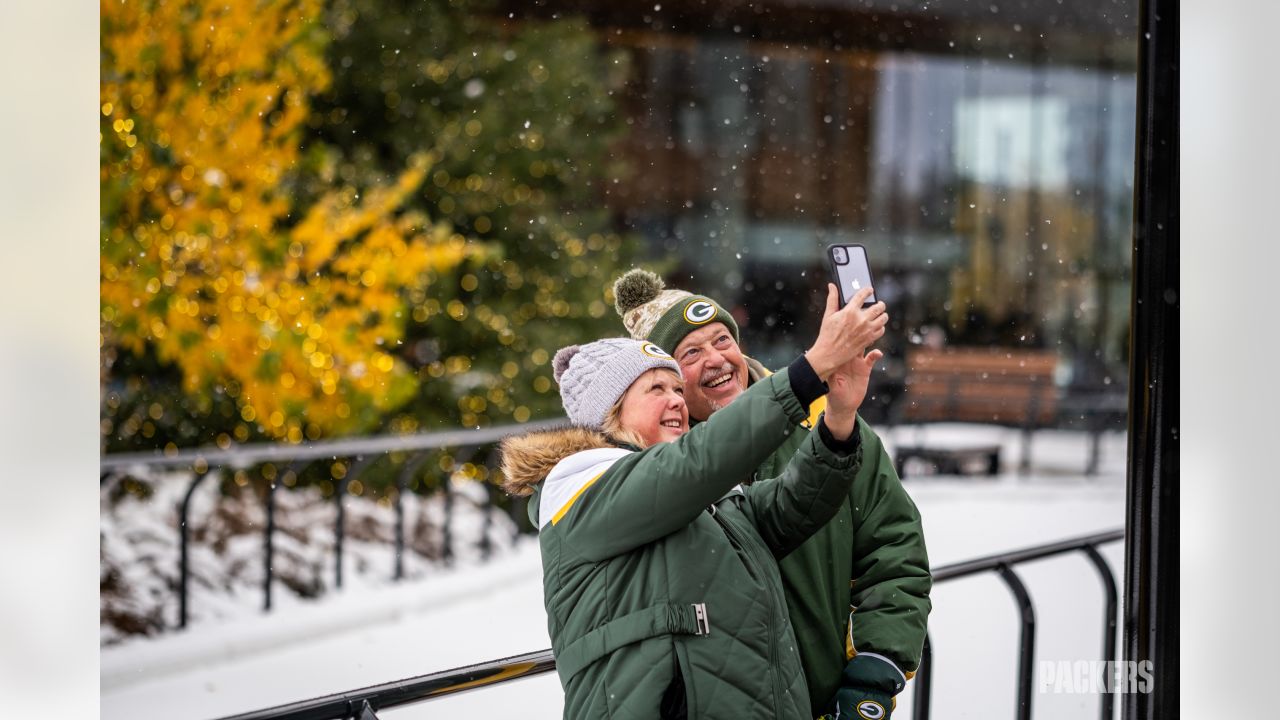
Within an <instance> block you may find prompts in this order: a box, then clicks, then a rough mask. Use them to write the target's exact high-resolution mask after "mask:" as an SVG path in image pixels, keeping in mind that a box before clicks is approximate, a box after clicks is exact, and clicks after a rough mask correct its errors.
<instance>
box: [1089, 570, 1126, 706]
mask: <svg viewBox="0 0 1280 720" xmlns="http://www.w3.org/2000/svg"><path fill="white" fill-rule="evenodd" d="M1084 553H1085V555H1088V556H1089V560H1090V561H1091V562H1092V563H1093V566H1094V567H1095V568H1097V570H1098V575H1099V576H1101V577H1102V587H1103V592H1105V593H1106V609H1105V610H1104V611H1103V612H1104V613H1105V615H1104V616H1103V618H1102V620H1103V623H1102V661H1103V662H1109V661H1114V660H1115V659H1116V615H1117V612H1116V611H1117V605H1118V604H1119V603H1118V602H1117V600H1116V596H1117V592H1116V579H1115V577H1114V576H1113V575H1112V574H1111V566H1110V565H1108V564H1107V561H1106V559H1105V558H1103V557H1102V553H1100V552H1098V549H1097V548H1096V547H1094V546H1093V545H1086V546H1085V548H1084ZM1101 702H1102V709H1101V711H1100V712H1099V714H1098V717H1100V718H1102V720H1111V715H1112V712H1111V709H1112V707H1113V706H1114V703H1115V695H1114V694H1112V693H1109V692H1103V693H1102V700H1101Z"/></svg>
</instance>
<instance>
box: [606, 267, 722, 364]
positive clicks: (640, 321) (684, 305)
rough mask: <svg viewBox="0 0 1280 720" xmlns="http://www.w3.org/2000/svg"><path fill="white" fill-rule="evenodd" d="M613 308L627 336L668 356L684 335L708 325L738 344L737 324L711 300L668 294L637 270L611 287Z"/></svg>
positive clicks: (652, 277) (681, 293)
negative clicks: (716, 326)
mask: <svg viewBox="0 0 1280 720" xmlns="http://www.w3.org/2000/svg"><path fill="white" fill-rule="evenodd" d="M613 297H614V306H615V307H616V308H617V310H618V314H619V315H621V316H622V324H623V325H624V326H626V328H627V332H629V333H631V337H633V338H636V339H637V340H648V341H649V342H652V343H653V344H654V345H657V346H658V347H660V348H662V349H663V350H666V351H667V352H669V353H673V352H675V351H676V346H677V345H679V344H680V341H681V340H683V339H684V336H685V335H688V334H689V333H691V332H693V331H694V330H697V329H698V328H700V327H703V326H704V325H707V324H708V323H712V322H722V323H724V324H725V327H727V328H729V332H730V333H732V334H733V339H734V341H737V340H738V323H736V322H734V319H733V316H732V315H730V314H729V313H728V312H727V311H726V310H725V309H724V308H723V307H721V306H720V304H719V303H717V302H716V301H715V300H712V299H711V298H709V297H707V296H705V295H694V294H693V293H689V292H685V291H684V290H668V289H666V283H664V282H662V278H660V277H658V276H657V275H656V274H654V273H651V272H649V271H648V270H640V269H639V268H637V269H634V270H630V271H628V272H627V273H626V274H625V275H623V276H622V277H620V278H618V279H617V281H616V282H614V283H613Z"/></svg>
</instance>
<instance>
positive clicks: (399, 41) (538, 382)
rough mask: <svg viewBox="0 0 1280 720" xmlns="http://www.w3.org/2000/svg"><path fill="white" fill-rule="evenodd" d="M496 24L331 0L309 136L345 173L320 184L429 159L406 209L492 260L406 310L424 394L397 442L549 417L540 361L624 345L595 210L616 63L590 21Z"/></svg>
mask: <svg viewBox="0 0 1280 720" xmlns="http://www.w3.org/2000/svg"><path fill="white" fill-rule="evenodd" d="M491 10H492V6H491V5H489V4H487V3H459V2H452V3H451V2H445V1H443V0H429V1H427V2H385V1H383V0H340V2H338V3H337V4H336V5H335V6H334V8H333V11H332V14H331V19H330V21H329V27H330V28H332V30H333V32H334V38H333V42H332V43H331V44H330V46H329V49H328V64H329V66H330V67H331V68H332V69H333V73H334V82H333V84H332V86H331V88H330V90H329V92H327V93H326V94H325V95H323V96H322V97H321V98H320V99H319V101H318V102H317V106H316V109H317V112H316V113H315V114H314V115H313V117H312V126H313V128H314V130H315V132H316V134H317V136H318V137H319V138H321V139H323V141H324V142H325V143H326V145H328V146H330V147H334V148H338V149H339V150H340V155H341V158H340V160H338V161H337V162H334V163H332V164H331V165H329V166H327V167H325V168H324V169H323V174H324V175H327V176H332V177H339V178H342V179H343V180H346V181H351V182H361V181H371V180H376V179H378V178H382V177H387V176H392V175H393V174H394V173H396V172H397V171H398V169H399V168H400V166H401V165H402V163H403V162H404V159H405V158H406V157H408V156H410V155H411V154H412V153H415V152H423V151H427V152H430V153H431V154H432V155H433V156H434V157H435V158H436V164H435V165H434V166H433V168H432V173H431V175H430V177H429V178H428V180H427V182H425V183H424V184H423V186H422V188H421V189H420V191H419V192H418V193H417V194H416V195H415V196H414V197H413V198H412V199H411V200H410V202H411V203H414V204H415V206H417V207H421V208H423V209H424V210H425V211H426V212H427V214H429V215H430V216H431V217H436V218H441V219H443V220H446V221H448V222H450V223H452V224H453V226H454V227H457V228H458V229H459V231H460V232H463V233H466V234H468V235H470V236H473V237H476V238H479V239H481V240H483V241H486V242H489V243H493V244H494V245H496V246H497V247H499V248H501V257H495V258H491V259H489V260H487V261H485V262H481V263H473V264H472V265H471V266H469V267H467V268H463V269H461V270H459V271H458V272H456V273H454V274H453V276H452V277H450V278H449V279H448V281H447V282H440V283H436V284H434V285H433V286H432V288H431V292H429V293H426V294H419V295H417V296H415V297H413V298H412V304H413V314H412V322H411V323H410V325H409V327H408V329H407V336H406V340H405V348H404V352H403V357H404V359H405V361H406V362H408V363H409V364H410V365H411V366H414V367H417V368H418V369H419V376H420V377H421V378H422V379H423V382H422V383H421V384H420V386H419V389H418V394H417V397H416V399H415V400H414V401H413V402H412V403H411V404H410V405H409V406H408V407H406V408H405V410H404V411H403V412H401V413H399V414H397V415H396V416H395V417H393V418H390V419H389V420H388V428H389V429H391V430H394V431H408V430H414V429H418V428H423V427H427V428H431V429H435V428H441V427H457V426H459V425H462V426H467V427H475V426H483V425H488V424H490V423H493V422H507V421H510V420H512V419H514V420H517V421H523V420H526V419H529V418H531V417H532V418H537V417H545V416H551V415H558V414H560V412H561V410H560V407H559V402H558V396H557V394H556V391H555V385H554V383H553V382H552V378H551V370H550V363H549V359H550V356H551V355H552V354H554V352H555V351H556V349H558V348H559V347H561V346H563V345H565V344H568V343H571V342H581V341H583V340H586V339H591V338H594V337H599V336H603V335H610V334H618V332H619V329H618V326H617V318H616V317H614V314H613V312H612V308H611V307H610V306H609V301H610V299H611V298H610V297H609V293H610V290H609V282H610V281H611V280H612V278H613V277H615V276H616V275H617V274H618V272H620V270H621V269H622V268H625V267H626V264H625V261H626V260H628V258H629V257H630V252H631V250H630V246H631V243H630V242H628V241H627V240H626V239H624V238H621V237H618V236H616V235H614V234H612V233H611V232H610V223H609V217H608V214H607V212H606V211H605V210H604V209H603V208H602V207H601V206H600V197H601V196H602V192H601V188H602V186H603V185H604V184H606V183H612V182H613V181H614V180H615V179H616V178H620V177H621V176H622V172H623V168H622V167H620V166H619V165H618V164H617V162H616V161H615V160H613V158H612V154H611V152H610V150H611V147H612V146H613V145H614V143H616V142H617V140H618V139H619V137H620V133H621V129H622V128H623V127H624V125H623V123H622V121H621V119H620V117H619V116H618V115H617V114H616V112H615V103H614V100H613V95H614V93H615V91H616V90H618V89H620V88H621V84H622V82H623V80H624V79H625V74H626V66H625V62H624V60H625V58H624V57H623V56H622V55H621V54H606V53H605V52H603V51H602V50H601V48H600V47H599V45H598V42H597V40H596V38H595V36H594V35H593V34H592V33H591V31H590V30H589V28H588V27H587V25H586V24H585V22H583V21H578V20H561V21H555V22H545V23H532V22H520V23H515V22H511V21H508V20H507V19H506V18H502V17H498V16H494V15H492V14H489V13H490V12H491Z"/></svg>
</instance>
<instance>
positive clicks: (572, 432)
mask: <svg viewBox="0 0 1280 720" xmlns="http://www.w3.org/2000/svg"><path fill="white" fill-rule="evenodd" d="M613 447H617V445H615V444H614V443H612V442H610V441H609V438H607V437H606V436H605V435H604V433H602V432H599V431H596V430H586V429H584V428H576V427H575V428H562V429H558V430H545V431H542V432H535V433H529V434H528V435H517V436H514V437H509V438H507V439H506V440H503V441H502V447H501V453H502V477H503V481H502V489H503V490H505V491H506V492H507V494H508V495H517V496H527V495H532V494H533V489H534V486H536V485H537V484H538V483H540V482H542V481H543V479H545V478H546V477H547V474H548V473H550V472H551V469H552V468H554V467H555V466H556V463H559V462H560V461H561V460H563V459H565V458H567V457H569V456H570V455H573V454H574V453H579V452H582V451H584V450H595V449H597V448H613Z"/></svg>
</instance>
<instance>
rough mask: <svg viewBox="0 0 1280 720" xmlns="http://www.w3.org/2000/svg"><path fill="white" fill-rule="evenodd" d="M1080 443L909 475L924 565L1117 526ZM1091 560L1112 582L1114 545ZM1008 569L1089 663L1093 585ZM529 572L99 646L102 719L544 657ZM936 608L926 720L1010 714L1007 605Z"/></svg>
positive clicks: (1065, 700) (1098, 630)
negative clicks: (996, 463) (535, 653)
mask: <svg viewBox="0 0 1280 720" xmlns="http://www.w3.org/2000/svg"><path fill="white" fill-rule="evenodd" d="M885 441H886V444H887V445H889V446H890V447H892V446H893V444H894V443H911V444H915V443H916V442H920V441H924V442H929V443H955V444H965V443H969V442H974V443H979V442H981V443H989V442H999V443H1001V444H1002V445H1003V446H1004V454H1003V459H1004V464H1005V466H1006V467H1012V466H1013V465H1015V464H1016V458H1017V457H1019V452H1020V445H1019V442H1020V438H1019V435H1018V433H1017V432H1014V431H1004V430H1000V429H997V428H989V427H977V426H930V427H927V428H923V429H919V430H917V429H898V430H894V431H889V432H886V433H885ZM1085 446H1086V439H1085V436H1084V435H1083V434H1077V433H1069V432H1040V433H1037V434H1036V437H1035V442H1034V445H1033V457H1032V460H1033V467H1032V469H1031V472H1030V473H1028V474H1025V475H1022V474H1019V473H1017V472H1014V471H1006V472H1005V473H1004V474H1002V475H1001V476H999V477H998V478H995V479H986V478H967V479H959V478H953V477H940V476H924V475H917V476H915V477H913V478H911V479H909V480H908V482H907V487H908V489H909V491H910V492H911V494H912V496H913V497H914V498H915V501H916V503H917V505H918V506H919V507H920V510H921V513H922V515H923V517H924V526H925V534H926V538H927V540H928V543H929V554H930V560H931V563H932V564H933V565H934V567H937V566H940V565H945V564H948V563H953V562H957V561H960V560H965V559H969V558H972V557H976V556H979V555H985V554H990V553H995V552H999V551H1003V550H1009V549H1014V548H1019V547H1024V546H1028V545H1034V544H1040V543H1045V542H1050V541H1053V540H1058V539H1063V538H1067V537H1072V536H1076V535H1081V534H1086V533H1091V532H1098V531H1103V530H1110V529H1114V528H1120V527H1122V526H1123V524H1124V454H1125V439H1124V437H1123V436H1122V435H1119V434H1110V435H1107V436H1104V442H1103V455H1102V466H1101V472H1100V473H1099V475H1098V476H1096V477H1093V478H1085V477H1083V476H1082V475H1081V472H1082V470H1083V467H1084V462H1085V458H1086V453H1085ZM1102 554H1103V556H1104V557H1105V558H1106V559H1107V561H1108V562H1109V563H1110V564H1111V566H1112V568H1113V571H1114V574H1115V577H1116V580H1117V583H1121V582H1122V573H1121V571H1122V569H1123V547H1122V545H1121V544H1120V543H1113V544H1110V545H1108V546H1106V547H1105V548H1104V549H1103V552H1102ZM1019 572H1020V574H1021V575H1022V576H1023V578H1024V581H1025V582H1026V584H1027V586H1028V588H1029V591H1030V593H1031V595H1032V598H1033V600H1034V601H1035V604H1036V622H1037V629H1038V632H1037V636H1036V658H1037V660H1052V661H1079V660H1096V659H1100V658H1099V657H1098V656H1099V654H1100V652H1101V642H1102V638H1101V635H1102V608H1103V599H1102V591H1101V587H1102V586H1101V583H1100V581H1099V579H1098V576H1097V573H1096V572H1095V570H1094V569H1093V567H1092V565H1090V564H1089V563H1088V562H1087V561H1086V560H1085V559H1084V558H1083V557H1079V556H1069V557H1062V558H1057V559H1050V560H1043V561H1038V562H1036V563H1031V564H1028V565H1024V566H1020V568H1019ZM540 577H541V568H540V564H539V558H538V550H537V545H536V542H533V541H526V542H523V543H521V544H519V545H517V546H516V547H515V548H513V549H511V550H508V551H506V552H504V553H502V554H500V555H499V556H498V557H497V558H496V559H494V560H492V561H490V562H489V563H487V564H484V565H460V567H458V568H456V569H454V570H450V571H443V572H436V573H432V574H430V575H428V576H426V577H423V578H421V579H418V580H414V581H412V582H407V583H404V584H400V585H390V586H388V585H384V586H357V587H352V588H348V589H347V590H344V591H342V592H340V593H335V594H331V595H328V596H326V597H325V598H323V599H322V600H321V601H319V602H314V603H303V602H292V603H288V604H287V606H286V607H282V608H280V609H278V610H277V611H275V612H274V613H271V614H266V615H254V616H249V617H244V616H238V617H233V618H231V619H228V620H226V621H222V622H218V621H210V622H207V623H205V624H202V625H197V626H195V627H192V628H190V629H188V630H186V631H183V632H178V633H171V634H168V635H162V636H159V637H156V638H142V639H136V640H131V641H126V642H124V643H122V644H120V645H118V646H113V647H106V648H103V650H102V655H101V668H102V670H101V672H102V676H101V682H102V697H101V710H102V717H103V718H107V719H116V718H119V719H121V720H123V719H124V718H128V719H129V720H148V719H150V718H155V719H157V720H161V719H163V720H182V719H184V718H191V719H193V720H204V719H208V718H216V717H222V716H225V715H229V714H233V713H238V712H244V711H248V710H253V709H257V708H262V707H267V706H270V705H276V704H281V703H285V702H290V701H294V700H299V699H303V698H308V697H313V696H316V695H322V694H328V693H333V692H338V691H342V690H351V689H355V688H359V687H364V686H368V685H374V684H378V683H382V682H387V681H390V680H395V679H400V678H405V677H410V676H414V675H421V674H424V673H428V672H433V671H437V670H441V669H446V668H450V667H457V666H460V665H465V664H469V663H473V662H479V661H483V660H489V659H494V658H499V657H504V656H509V655H514V654H518V653H523V652H528V651H532V650H540V649H544V648H546V647H548V646H549V645H550V640H549V638H548V637H547V630H546V624H545V617H544V614H543V610H542V592H541V582H540ZM933 602H934V610H933V614H932V616H931V618H930V628H931V634H932V642H933V648H934V676H933V678H934V679H933V716H934V717H937V718H953V717H973V718H986V717H1009V716H1011V715H1012V714H1013V706H1014V698H1015V685H1014V683H1015V669H1016V658H1017V650H1018V631H1019V624H1018V612H1017V608H1016V605H1015V603H1014V600H1013V597H1012V595H1011V594H1010V592H1009V591H1008V590H1007V589H1006V588H1005V586H1004V585H1003V584H1002V583H1001V582H1000V580H999V579H998V578H996V577H995V576H994V575H987V576H982V577H977V578H973V579H964V580H957V581H951V582H947V583H943V584H940V585H938V586H936V587H935V590H934V593H933ZM1037 667H1038V666H1037ZM1038 687H1039V685H1038V684H1036V683H1033V691H1035V690H1037V689H1038ZM912 689H913V688H912V687H911V686H910V685H909V686H908V688H907V691H906V692H904V693H903V694H902V695H900V696H899V706H898V709H897V711H896V712H895V715H896V716H897V717H910V711H911V704H912V703H911V690H912ZM1097 702H1098V698H1097V696H1096V695H1075V694H1061V693H1058V694H1055V693H1051V692H1034V693H1033V703H1034V708H1035V717H1037V718H1079V717H1096V713H1097ZM561 708H562V704H561V697H560V686H559V683H558V681H557V679H556V677H555V676H554V674H549V675H544V676H540V677H537V678H532V679H527V680H521V681H517V682H512V683H507V684H504V685H501V686H498V687H495V688H490V689H485V690H482V691H476V692H470V693H464V694H462V695H458V696H453V697H446V698H441V699H438V700H433V701H430V702H426V703H420V704H418V705H415V706H411V707H408V708H403V709H399V710H388V711H384V712H381V713H379V716H380V717H385V718H393V719H395V718H404V719H412V718H453V717H459V718H460V717H475V716H480V717H502V716H511V715H512V714H513V713H514V714H515V715H518V716H519V717H522V718H558V717H559V716H560V713H561Z"/></svg>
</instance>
